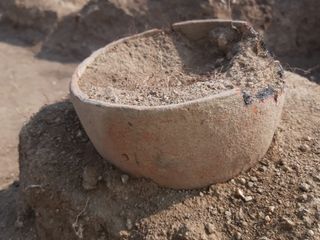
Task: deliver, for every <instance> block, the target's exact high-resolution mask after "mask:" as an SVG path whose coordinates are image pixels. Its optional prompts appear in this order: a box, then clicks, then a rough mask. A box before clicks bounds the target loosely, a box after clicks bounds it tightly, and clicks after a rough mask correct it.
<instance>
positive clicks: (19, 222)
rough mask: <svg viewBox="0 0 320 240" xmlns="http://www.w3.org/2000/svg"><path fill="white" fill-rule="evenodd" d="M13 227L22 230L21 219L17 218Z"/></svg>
mask: <svg viewBox="0 0 320 240" xmlns="http://www.w3.org/2000/svg"><path fill="white" fill-rule="evenodd" d="M14 226H15V227H16V228H22V227H23V222H22V221H21V219H20V218H19V217H18V218H17V220H16V221H15V223H14Z"/></svg>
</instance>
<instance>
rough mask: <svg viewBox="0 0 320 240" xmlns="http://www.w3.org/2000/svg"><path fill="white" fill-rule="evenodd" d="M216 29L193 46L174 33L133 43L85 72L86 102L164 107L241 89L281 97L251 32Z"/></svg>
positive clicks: (276, 77) (278, 79)
mask: <svg viewBox="0 0 320 240" xmlns="http://www.w3.org/2000/svg"><path fill="white" fill-rule="evenodd" d="M242 28H244V26H243V27H240V26H238V28H237V27H235V26H234V28H232V27H231V25H230V26H227V27H220V28H217V29H214V30H212V31H211V32H210V34H209V35H210V36H209V35H208V36H207V37H205V38H203V39H201V40H198V41H192V40H190V39H188V38H186V37H185V36H183V35H181V34H179V33H178V32H175V31H159V32H157V33H153V34H152V35H151V34H149V35H145V36H143V37H139V38H131V39H128V40H126V41H124V42H121V43H119V44H117V45H116V46H114V47H112V48H111V49H108V50H107V51H106V52H104V53H103V54H101V55H100V56H98V57H97V58H96V59H95V61H94V62H93V63H92V64H90V65H89V66H87V71H86V72H85V73H84V74H83V76H82V77H81V80H80V82H79V85H80V87H81V89H82V90H83V91H84V92H85V93H86V94H87V95H88V96H89V98H93V99H99V100H101V101H107V102H108V101H109V102H113V103H124V104H134V105H149V106H154V105H164V104H172V103H180V102H185V101H188V100H194V99H197V98H201V97H205V96H209V95H212V94H216V93H220V92H222V91H225V90H228V89H233V88H236V87H237V88H241V90H242V91H244V92H246V94H250V95H252V96H257V97H256V98H258V97H259V95H261V94H263V92H264V91H267V90H266V89H268V91H271V92H274V91H281V90H282V85H283V80H282V77H283V74H284V73H283V70H282V67H281V65H280V63H279V62H276V61H274V60H273V59H272V57H271V56H270V55H269V53H268V51H267V50H266V49H265V48H264V44H263V42H262V41H261V39H260V36H259V35H258V34H257V33H256V32H255V31H254V30H253V29H242Z"/></svg>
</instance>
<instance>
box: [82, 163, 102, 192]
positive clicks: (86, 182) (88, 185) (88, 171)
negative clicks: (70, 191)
mask: <svg viewBox="0 0 320 240" xmlns="http://www.w3.org/2000/svg"><path fill="white" fill-rule="evenodd" d="M98 181H99V173H98V169H97V168H96V167H95V166H86V167H85V168H84V170H83V174H82V187H83V188H84V189H85V190H93V189H95V188H97V184H98Z"/></svg>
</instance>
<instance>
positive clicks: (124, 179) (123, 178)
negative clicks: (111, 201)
mask: <svg viewBox="0 0 320 240" xmlns="http://www.w3.org/2000/svg"><path fill="white" fill-rule="evenodd" d="M128 181H129V176H128V175H127V174H123V175H121V182H122V183H123V184H126V183H127V182H128Z"/></svg>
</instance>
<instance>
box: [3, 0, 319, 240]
mask: <svg viewBox="0 0 320 240" xmlns="http://www.w3.org/2000/svg"><path fill="white" fill-rule="evenodd" d="M15 2H17V3H19V4H18V5H11V6H9V7H10V11H7V12H5V11H4V8H5V7H6V6H5V5H6V4H9V5H10V4H13V3H15ZM48 2H49V1H44V0H32V1H27V0H25V1H22V0H21V1H12V0H10V1H9V0H8V1H0V19H5V14H4V12H5V13H8V14H9V18H8V19H5V22H3V23H4V25H3V24H2V21H1V24H0V25H1V26H0V72H1V75H0V83H1V88H0V100H1V103H2V104H1V106H0V124H1V126H2V130H1V138H0V239H24V240H34V239H36V235H35V229H34V226H33V221H34V215H33V213H32V211H31V212H27V213H26V218H25V219H20V218H19V217H18V215H17V213H16V212H17V208H19V207H18V206H20V205H19V204H18V205H17V204H16V200H17V199H18V196H19V195H18V189H19V185H20V183H19V182H15V181H17V180H18V173H19V170H18V153H17V145H18V133H19V131H20V128H21V127H22V125H23V123H24V122H26V121H27V120H28V119H29V117H30V116H31V115H32V114H34V113H35V112H37V111H38V109H39V108H40V107H41V106H43V105H44V104H50V103H52V102H55V101H56V100H59V99H61V98H62V97H65V96H66V95H67V92H68V88H67V82H68V80H69V78H70V76H71V73H72V72H73V69H74V67H75V64H66V62H77V61H79V60H82V59H83V57H86V56H88V54H90V53H91V52H92V51H93V50H95V49H96V48H98V47H101V46H103V45H105V44H106V43H108V42H110V41H112V40H114V39H117V38H119V37H121V36H123V35H128V34H131V33H136V32H137V31H141V30H143V29H145V28H149V27H150V26H156V27H158V26H161V24H165V25H167V24H168V22H170V21H177V20H185V19H191V18H208V17H212V16H221V17H228V16H229V13H228V11H227V9H226V5H225V4H223V1H219V2H220V3H219V4H215V5H213V6H214V7H213V8H212V5H211V7H210V5H209V4H208V2H213V3H215V2H216V1H215V0H212V1H204V0H202V1H199V2H195V1H193V0H192V1H186V0H182V1H171V0H168V1H165V4H163V5H161V4H160V3H159V2H160V1H152V0H137V1H132V2H129V1H126V0H123V1H122V0H121V1H117V0H113V1H110V2H108V1H105V0H101V1H99V0H98V1H86V0H70V1H67V0H66V1H54V4H50V3H48ZM87 2H89V4H87V5H86V3H87ZM233 2H234V7H233V16H234V17H237V18H241V19H249V20H250V21H252V22H253V23H254V25H255V26H256V27H257V28H258V29H260V30H261V31H264V32H265V33H266V39H267V42H268V43H269V44H270V46H272V48H273V50H274V51H275V53H279V54H281V55H282V59H284V60H286V61H287V62H289V63H290V66H291V67H297V68H291V69H293V70H295V71H297V72H299V73H300V74H303V75H304V76H307V77H308V78H309V80H312V81H314V82H320V68H319V65H318V64H319V53H318V52H317V51H319V46H320V42H319V40H318V39H319V35H318V34H319V31H315V29H317V26H318V24H319V16H320V15H319V14H318V9H319V8H318V6H319V1H318V0H307V1H295V3H294V4H291V2H292V1H291V0H290V1H273V0H272V1H271V0H270V1H258V0H246V1H233ZM288 2H290V3H289V6H290V8H287V6H288ZM62 3H67V4H63V5H61V4H62ZM172 4H173V5H172ZM301 4H302V5H301ZM25 6H28V7H27V8H26V7H25ZM39 6H40V7H39ZM190 6H191V7H190ZM236 6H237V7H236ZM159 7H160V8H161V11H159ZM30 9H33V10H32V11H30ZM190 9H191V10H190ZM43 10H44V11H43ZM240 10H241V11H240ZM302 10H303V11H302ZM163 12H165V13H166V15H162V14H160V13H163ZM154 16H156V17H154ZM7 20H8V21H9V23H8V22H6V21H7ZM128 23H131V24H129V25H128ZM119 26H122V27H120V28H119ZM310 27H311V30H310ZM284 30H285V31H284ZM279 36H281V37H279ZM42 44H43V45H42ZM274 44H276V45H274ZM45 59H50V60H54V61H60V62H52V61H48V60H45ZM286 66H287V65H286ZM309 80H308V79H305V78H300V77H298V76H295V77H294V78H293V79H292V81H291V82H290V84H289V86H290V89H291V91H290V92H289V96H288V102H287V104H286V106H285V110H284V115H283V120H282V124H281V126H280V130H279V133H278V134H277V135H276V137H275V142H274V144H273V147H272V148H271V150H270V151H269V153H268V155H267V157H266V159H265V161H263V162H262V163H261V164H260V165H258V166H257V168H254V169H253V170H251V171H250V172H249V173H245V174H244V175H242V176H240V177H239V178H237V179H236V180H235V181H232V182H230V183H227V184H224V185H222V186H221V187H220V186H217V188H216V190H215V188H213V190H212V191H211V190H210V189H204V190H201V191H198V192H194V193H192V194H191V195H196V197H195V198H189V201H188V202H187V203H186V205H184V203H183V202H181V201H180V202H171V203H170V201H167V202H166V204H167V205H166V206H167V207H166V208H165V209H163V211H158V212H157V213H155V214H149V215H148V217H146V218H138V216H136V218H132V219H130V220H131V221H133V220H134V221H135V223H136V224H135V227H134V232H135V233H136V234H137V235H136V236H145V237H146V238H148V239H153V238H154V237H156V236H163V234H165V235H166V234H167V235H166V236H176V238H175V239H185V238H186V236H185V234H186V233H187V232H190V230H191V232H192V231H193V230H192V229H195V231H194V232H195V234H198V233H199V234H203V233H204V234H207V233H208V232H212V233H217V234H219V233H221V234H222V235H223V236H224V237H227V239H230V238H231V237H234V239H241V238H243V239H259V238H260V239H261V240H266V239H320V236H319V232H320V230H319V207H318V206H319V177H318V175H317V173H319V171H320V169H319V161H320V159H319V158H320V157H319V148H320V147H319V142H320V136H319V129H318V122H319V118H320V116H319V111H320V109H319V102H320V99H319V96H320V90H319V85H317V84H313V83H310V82H309ZM69 107H70V106H69ZM48 121H49V122H50V119H48ZM72 121H73V120H72ZM59 129H60V130H61V126H60V128H59ZM44 130H45V131H47V130H48V129H47V128H45V129H44ZM74 146H75V147H76V146H77V145H74ZM114 173H115V174H116V175H117V174H118V175H117V176H120V175H121V174H122V173H119V172H117V171H115V172H114ZM81 174H82V172H81V169H80V170H79V175H78V177H79V178H81ZM255 175H257V178H258V181H257V182H255V181H253V180H255V179H254V178H252V176H253V177H255ZM115 181H120V180H119V178H118V180H115ZM129 181H130V182H131V179H130V180H129ZM80 182H81V180H79V182H78V184H80ZM133 182H136V183H137V182H138V183H139V180H133ZM251 182H253V183H251ZM116 184H121V181H120V182H119V183H116ZM130 187H132V185H131V184H129V185H128V188H130ZM237 189H241V190H242V192H243V194H239V191H237ZM216 193H217V194H216ZM161 194H162V195H163V192H162V193H161V191H160V195H161ZM171 194H172V195H170V196H174V197H177V196H179V195H175V194H177V193H175V192H172V193H171ZM187 194H189V193H187ZM189 195H190V194H189ZM236 196H237V197H236ZM247 197H253V200H250V201H248V202H249V203H246V202H245V199H247V200H248V198H247ZM230 199H231V200H230ZM82 200H83V199H82ZM239 200H240V201H239ZM83 201H84V200H83ZM221 202H224V203H225V204H224V205H219V204H221ZM142 203H144V202H142ZM147 203H149V204H153V202H152V201H149V202H148V201H147ZM175 203H177V204H175ZM210 203H213V204H210ZM253 203H254V205H252V204H253ZM84 204H85V202H81V206H83V205H84ZM208 204H209V205H210V206H209V205H208ZM215 204H217V206H218V207H214V205H215ZM211 205H213V206H211ZM257 206H258V207H257ZM273 206H274V207H275V209H273V208H272V207H273ZM240 208H241V209H243V210H245V211H244V215H243V213H241V211H240ZM272 209H273V210H272ZM278 210H279V211H278ZM216 211H217V212H218V213H216ZM259 211H260V212H262V213H263V214H261V215H260V214H259ZM187 212H191V215H190V216H184V215H183V214H184V213H187ZM209 213H210V214H213V215H210V216H209V215H208V214H209ZM73 214H74V213H73ZM86 214H87V213H86ZM239 214H240V215H241V214H242V217H241V216H239ZM70 216H71V217H73V215H70ZM176 216H178V217H176ZM201 216H203V217H201ZM188 218H189V219H190V222H191V223H192V222H197V221H199V220H200V222H201V221H202V222H201V223H203V221H204V220H205V219H209V220H212V224H213V225H214V227H213V229H214V230H212V228H211V227H212V226H207V225H206V226H203V225H198V226H193V225H192V224H191V226H190V224H189V223H187V224H186V226H182V225H179V221H180V222H181V221H182V220H183V219H188ZM163 219H167V220H168V221H167V223H166V222H165V221H163ZM174 219H175V220H174ZM269 219H270V220H269ZM23 220H24V221H23ZM123 220H125V221H127V219H123V216H122V218H121V221H123ZM173 220H174V221H173ZM132 224H133V223H131V225H132ZM246 224H249V227H248V225H246ZM128 225H130V224H128V222H124V223H123V222H120V226H124V228H123V230H124V236H135V235H134V232H130V231H128V229H127V226H128ZM159 226H161V227H160V228H159ZM170 226H172V229H171V230H169V231H168V232H162V229H169V228H170ZM278 227H279V228H278ZM283 227H284V229H287V230H285V231H283ZM275 229H276V230H275ZM161 234H162V235H161ZM275 234H277V235H275ZM187 235H188V234H187ZM207 235H208V234H207ZM209 235H210V234H209ZM191 236H192V235H191ZM206 237H208V236H206ZM138 239H139V238H138ZM158 239H159V238H158ZM160 239H161V238H160Z"/></svg>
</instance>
